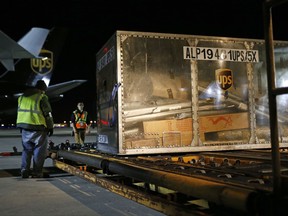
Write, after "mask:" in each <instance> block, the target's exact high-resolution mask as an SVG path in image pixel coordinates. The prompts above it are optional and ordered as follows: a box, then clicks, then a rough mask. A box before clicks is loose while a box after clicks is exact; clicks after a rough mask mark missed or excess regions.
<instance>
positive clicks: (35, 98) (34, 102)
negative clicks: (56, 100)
mask: <svg viewBox="0 0 288 216" xmlns="http://www.w3.org/2000/svg"><path fill="white" fill-rule="evenodd" d="M46 89H47V85H46V83H45V82H44V81H43V80H38V81H37V83H36V85H35V87H33V88H30V89H28V90H26V91H25V92H24V94H23V95H21V96H20V97H19V98H18V111H17V127H18V128H20V131H21V136H22V146H23V151H22V156H21V157H22V162H21V176H22V178H29V177H30V176H32V177H35V178H41V177H45V176H44V173H43V165H44V161H45V159H46V156H47V145H48V136H52V134H53V126H54V121H53V117H52V109H51V106H50V103H49V100H48V97H47V95H46V94H45V91H46ZM32 158H33V169H32V170H31V169H30V166H31V160H32Z"/></svg>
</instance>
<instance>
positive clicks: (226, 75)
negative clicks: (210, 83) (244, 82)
mask: <svg viewBox="0 0 288 216" xmlns="http://www.w3.org/2000/svg"><path fill="white" fill-rule="evenodd" d="M215 75H216V83H217V85H218V87H219V88H221V89H222V90H224V91H226V90H228V89H229V88H231V87H232V85H233V76H232V70H230V69H217V70H216V71H215Z"/></svg>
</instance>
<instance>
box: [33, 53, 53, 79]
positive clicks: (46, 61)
mask: <svg viewBox="0 0 288 216" xmlns="http://www.w3.org/2000/svg"><path fill="white" fill-rule="evenodd" d="M39 56H40V57H42V58H32V59H31V61H30V65H31V68H32V70H33V71H34V72H35V73H37V74H41V75H45V74H47V73H50V72H51V71H52V69H53V53H52V52H51V51H49V50H44V49H42V50H41V52H40V54H39Z"/></svg>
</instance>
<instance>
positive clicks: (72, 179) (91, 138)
mask: <svg viewBox="0 0 288 216" xmlns="http://www.w3.org/2000/svg"><path fill="white" fill-rule="evenodd" d="M95 133H96V132H95V131H94V130H93V129H92V130H91V133H90V134H88V135H87V136H86V140H85V142H87V143H91V142H95ZM50 139H51V140H52V141H53V142H54V143H55V144H60V143H64V142H66V140H69V141H70V143H73V141H74V138H73V137H72V136H71V128H56V129H55V132H54V134H53V136H51V137H50ZM14 150H16V151H14ZM21 151H22V145H21V136H20V132H19V130H18V129H0V153H1V154H0V155H1V156H0V185H1V187H0V214H1V216H12V215H27V216H34V215H35V216H36V215H37V216H39V215H41V216H51V215H53V216H58V215H59V216H60V215H61V216H65V215H67V216H74V215H75V216H76V215H77V216H79V215H81V216H90V215H93V216H98V215H99V216H100V215H101V216H102V215H103V216H106V215H107V216H111V215H117V216H135V215H137V216H142V215H143V216H162V215H164V214H162V213H160V212H158V211H155V210H153V209H150V208H147V207H146V206H144V205H141V204H139V203H137V202H134V201H132V200H129V199H126V198H124V197H122V196H120V195H117V194H115V193H113V192H110V191H108V190H107V189H104V188H102V187H99V186H97V185H96V184H93V183H90V182H88V181H87V180H85V179H82V178H80V177H77V176H73V175H71V174H70V173H66V172H64V171H61V170H58V169H57V168H55V167H54V166H53V161H52V159H50V158H47V159H46V161H45V164H44V171H45V172H47V173H49V178H28V179H22V178H21V176H20V164H21ZM11 152H12V153H15V154H14V155H13V156H11V154H9V153H11Z"/></svg>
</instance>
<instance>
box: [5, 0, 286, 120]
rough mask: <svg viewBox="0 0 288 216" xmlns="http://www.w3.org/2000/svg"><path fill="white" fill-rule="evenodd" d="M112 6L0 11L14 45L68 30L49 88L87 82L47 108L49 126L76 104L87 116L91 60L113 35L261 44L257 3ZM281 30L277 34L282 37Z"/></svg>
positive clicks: (32, 4)
mask: <svg viewBox="0 0 288 216" xmlns="http://www.w3.org/2000/svg"><path fill="white" fill-rule="evenodd" d="M56 2H57V3H56ZM116 2H117V3H115V2H114V1H107V0H106V1H101V0H97V1H96V0H95V1H93V0H90V1H86V0H70V1H68V0H59V1H55V2H54V1H27V0H26V1H13V0H11V1H8V2H6V3H5V5H6V6H4V5H2V6H1V13H0V20H1V21H0V22H1V25H0V26H1V30H2V31H3V32H4V33H6V34H7V35H9V36H10V37H11V38H13V39H14V40H18V39H20V38H21V37H22V36H23V35H24V34H25V33H26V32H28V31H29V30H30V29H31V28H32V27H44V28H49V29H51V28H53V27H55V26H58V27H67V28H68V29H69V35H68V37H67V39H66V41H65V44H64V48H63V50H62V52H61V54H60V58H59V59H58V62H57V65H56V66H55V70H54V75H53V77H52V79H51V82H50V84H56V83H58V82H65V81H69V80H72V79H87V80H88V82H87V83H85V84H83V85H81V86H80V87H77V88H75V89H74V90H71V91H69V92H67V93H66V94H65V95H64V99H63V100H62V101H59V102H56V103H54V104H52V108H53V113H54V118H55V122H62V121H64V120H69V119H70V115H71V113H72V111H73V110H74V109H75V108H76V104H77V102H78V101H80V100H81V101H83V102H84V103H85V109H86V110H87V111H88V112H89V113H91V115H92V116H93V113H94V112H95V108H94V107H95V103H94V98H95V94H96V93H95V92H96V85H95V84H96V78H95V65H96V62H95V55H96V53H97V51H98V50H99V49H100V48H101V47H102V46H103V45H104V43H105V42H106V41H107V40H108V39H109V38H110V36H112V34H113V33H114V32H115V31H116V30H129V31H144V32H161V33H176V34H189V35H207V36H224V37H239V38H255V39H264V30H263V29H264V28H263V17H262V16H263V15H262V2H263V1H262V0H239V1H233V0H232V1H231V0H230V1H227V0H219V1H217V0H195V1H194V0H187V1H184V0H177V1H169V2H168V1H157V0H154V1H151V0H145V1H144V0H129V1H124V0H123V1H116ZM286 20H288V19H286ZM287 29H288V28H287V27H286V28H285V29H281V32H283V31H284V32H285V33H286V35H288V32H287Z"/></svg>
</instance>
